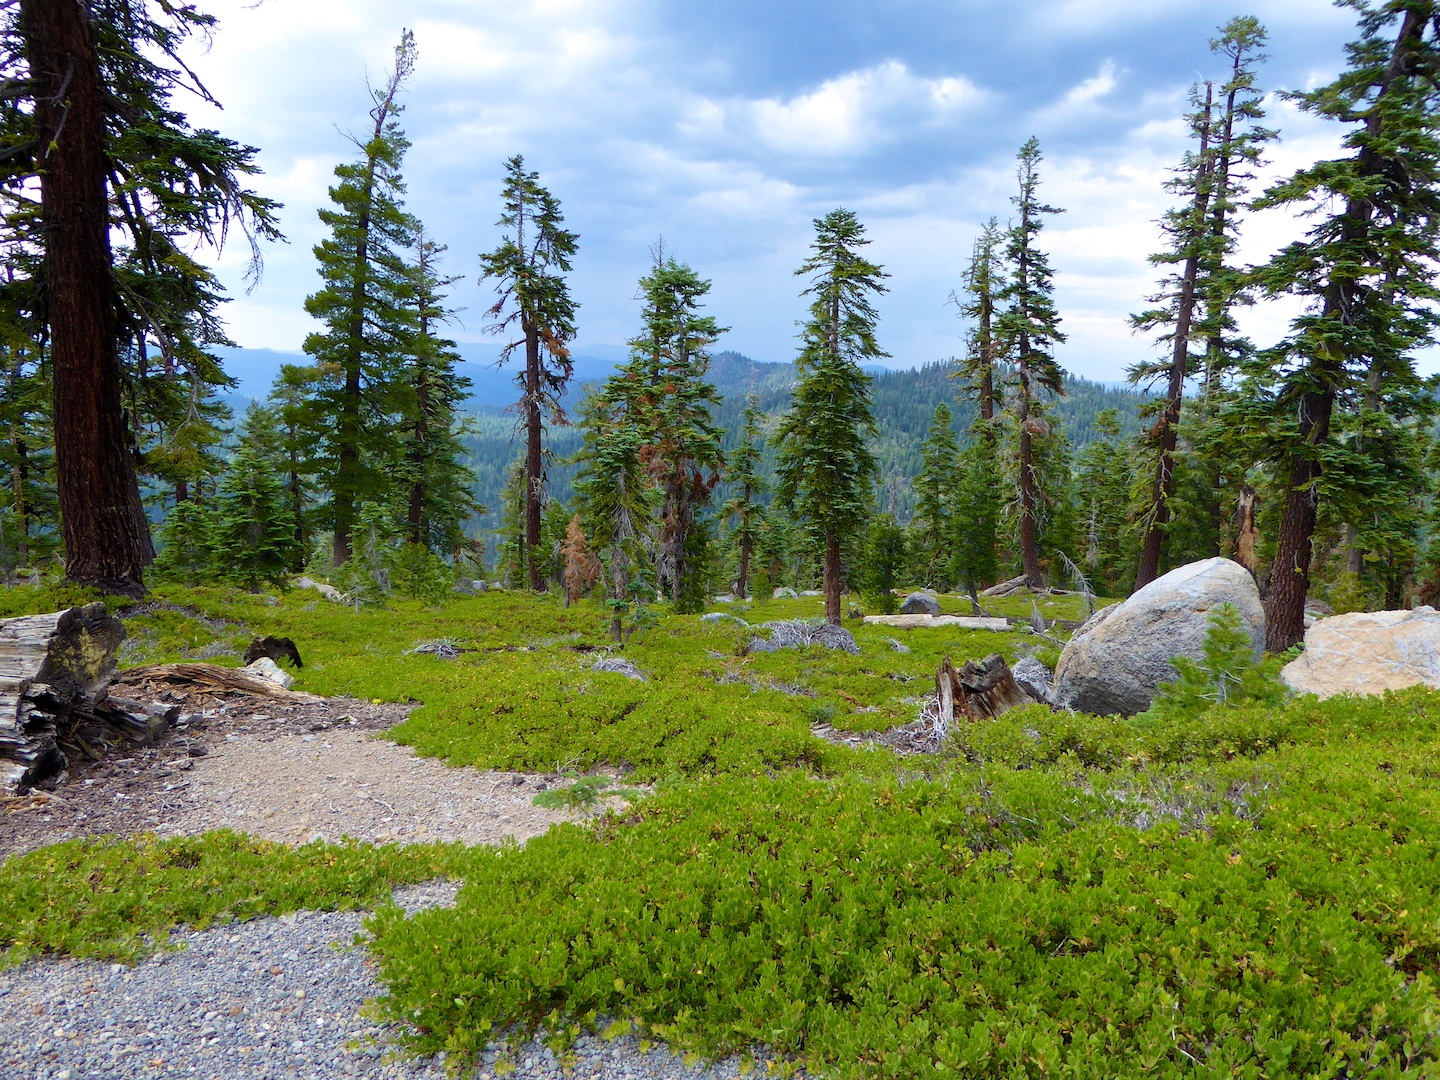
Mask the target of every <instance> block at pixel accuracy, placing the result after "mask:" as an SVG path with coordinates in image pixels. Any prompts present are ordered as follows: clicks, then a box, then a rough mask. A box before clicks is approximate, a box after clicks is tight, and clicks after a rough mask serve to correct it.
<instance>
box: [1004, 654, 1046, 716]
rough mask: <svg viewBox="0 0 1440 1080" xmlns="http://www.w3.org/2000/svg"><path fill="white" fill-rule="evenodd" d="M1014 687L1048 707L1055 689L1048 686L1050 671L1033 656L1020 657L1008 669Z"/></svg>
mask: <svg viewBox="0 0 1440 1080" xmlns="http://www.w3.org/2000/svg"><path fill="white" fill-rule="evenodd" d="M1010 675H1011V677H1012V678H1013V679H1014V680H1015V685H1016V686H1018V687H1020V689H1021V690H1024V691H1025V692H1026V693H1027V694H1029V695H1030V696H1031V697H1032V698H1034V699H1035V700H1036V701H1039V702H1042V703H1043V704H1046V705H1049V704H1050V699H1051V697H1052V696H1053V695H1054V692H1055V688H1054V687H1053V686H1051V685H1050V669H1049V668H1047V667H1046V666H1045V665H1044V664H1042V663H1041V662H1040V661H1039V660H1036V659H1035V657H1033V656H1025V657H1021V658H1020V659H1019V660H1017V661H1015V666H1014V667H1013V668H1011V669H1010Z"/></svg>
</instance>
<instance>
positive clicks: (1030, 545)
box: [1020, 339, 1045, 589]
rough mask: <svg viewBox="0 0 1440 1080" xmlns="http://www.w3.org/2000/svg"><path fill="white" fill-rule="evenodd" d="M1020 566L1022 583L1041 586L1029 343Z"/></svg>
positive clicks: (1023, 369)
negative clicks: (1022, 576) (1032, 441)
mask: <svg viewBox="0 0 1440 1080" xmlns="http://www.w3.org/2000/svg"><path fill="white" fill-rule="evenodd" d="M1020 350H1021V351H1020V356H1021V360H1020V563H1021V569H1022V570H1024V572H1025V584H1026V585H1027V586H1028V587H1029V588H1032V589H1039V588H1041V587H1042V586H1044V584H1045V580H1044V577H1043V576H1042V574H1041V571H1040V546H1039V542H1038V541H1037V539H1036V536H1035V509H1036V504H1037V503H1038V502H1039V497H1038V495H1037V493H1036V486H1035V451H1034V448H1033V446H1032V445H1031V437H1030V427H1029V420H1030V371H1029V366H1028V364H1027V362H1026V360H1025V357H1026V356H1027V355H1028V354H1029V352H1030V342H1029V341H1028V340H1024V339H1022V341H1021V343H1020Z"/></svg>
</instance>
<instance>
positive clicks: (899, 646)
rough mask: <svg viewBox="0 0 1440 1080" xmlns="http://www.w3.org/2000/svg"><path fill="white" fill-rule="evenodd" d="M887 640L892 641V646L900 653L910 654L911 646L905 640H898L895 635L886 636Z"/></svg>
mask: <svg viewBox="0 0 1440 1080" xmlns="http://www.w3.org/2000/svg"><path fill="white" fill-rule="evenodd" d="M885 640H886V641H888V642H890V648H892V649H894V650H895V651H896V652H898V653H907V654H908V653H909V652H910V646H909V645H906V644H905V643H904V642H903V641H897V640H896V639H895V638H893V637H892V638H886V639H885Z"/></svg>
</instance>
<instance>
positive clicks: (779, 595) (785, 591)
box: [774, 585, 800, 600]
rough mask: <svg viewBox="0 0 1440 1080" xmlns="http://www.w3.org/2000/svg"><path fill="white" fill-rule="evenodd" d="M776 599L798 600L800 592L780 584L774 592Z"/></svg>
mask: <svg viewBox="0 0 1440 1080" xmlns="http://www.w3.org/2000/svg"><path fill="white" fill-rule="evenodd" d="M774 596H775V599H776V600H799V599H800V594H799V593H797V592H796V591H795V590H794V589H792V588H790V587H789V586H788V585H781V586H780V588H778V589H776V590H775V593H774Z"/></svg>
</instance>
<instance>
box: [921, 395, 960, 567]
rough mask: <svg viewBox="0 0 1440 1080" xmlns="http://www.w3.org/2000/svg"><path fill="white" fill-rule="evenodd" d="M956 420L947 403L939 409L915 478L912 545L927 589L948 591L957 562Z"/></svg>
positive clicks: (957, 450)
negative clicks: (955, 536)
mask: <svg viewBox="0 0 1440 1080" xmlns="http://www.w3.org/2000/svg"><path fill="white" fill-rule="evenodd" d="M959 452H960V451H959V447H958V446H957V445H956V443H955V417H954V414H952V413H951V412H950V406H949V405H947V404H945V403H944V402H943V401H942V402H941V403H940V404H939V405H937V406H935V415H934V416H933V417H932V418H931V420H930V432H929V434H928V435H927V436H926V439H925V441H924V442H923V443H921V444H920V473H919V475H918V476H916V477H915V481H914V486H915V517H914V520H913V521H912V523H911V529H912V531H913V532H914V535H915V540H914V543H913V544H912V545H911V548H912V553H913V555H914V558H915V565H916V567H917V569H918V570H919V572H920V576H921V579H922V580H923V581H924V583H925V585H926V586H928V587H929V588H932V589H943V588H948V587H949V584H950V572H951V568H952V564H953V562H954V549H953V546H952V545H953V542H954V534H955V528H954V523H953V521H954V516H955V496H956V484H957V476H956V466H957V464H958V461H957V458H958V455H959Z"/></svg>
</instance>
